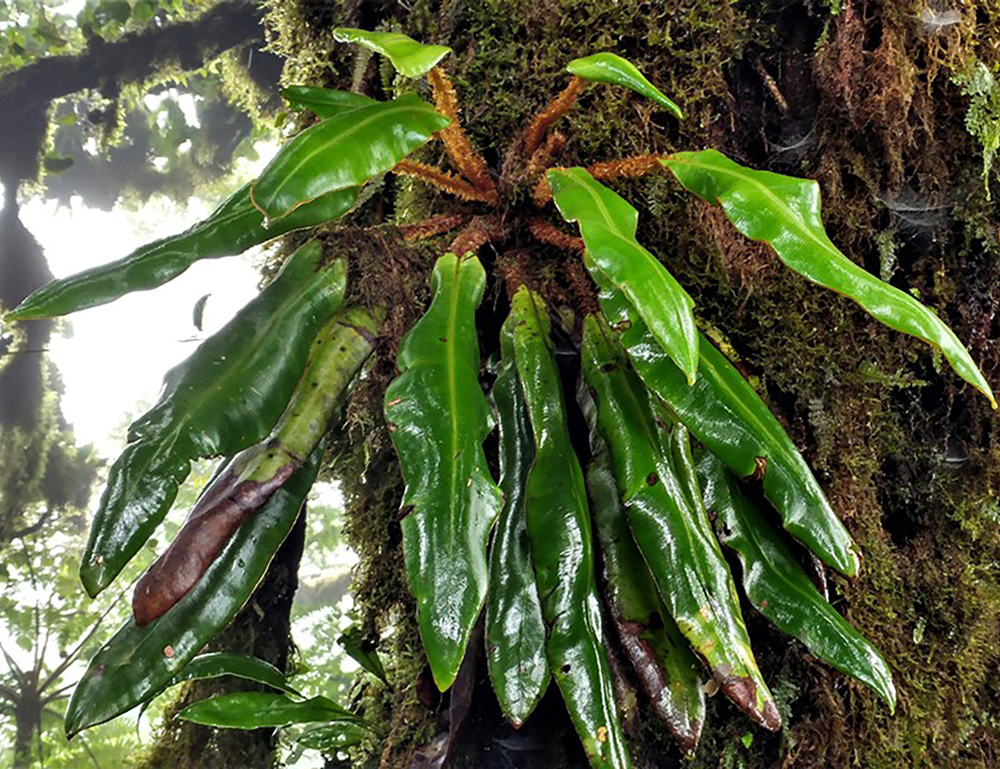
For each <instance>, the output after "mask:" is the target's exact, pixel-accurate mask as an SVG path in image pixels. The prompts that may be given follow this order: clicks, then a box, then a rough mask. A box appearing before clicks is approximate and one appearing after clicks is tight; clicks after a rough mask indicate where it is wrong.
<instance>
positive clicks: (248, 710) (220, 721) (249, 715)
mask: <svg viewBox="0 0 1000 769" xmlns="http://www.w3.org/2000/svg"><path fill="white" fill-rule="evenodd" d="M177 718H180V719H183V720H184V721H191V722H193V723H196V724H202V725H203V726H215V727H221V728H223V729H261V728H264V727H279V726H291V725H292V724H313V723H316V722H321V721H338V720H340V721H347V722H357V721H360V720H361V719H360V718H359V717H358V716H357V715H355V714H354V713H352V712H351V711H349V710H345V709H344V708H342V707H341V706H340V705H338V704H337V703H336V702H334V701H333V700H331V699H329V698H328V697H313V698H311V699H308V700H302V701H299V700H293V699H291V698H289V697H287V696H285V695H284V694H276V693H274V692H234V693H232V694H220V695H218V696H217V697H211V698H209V699H207V700H201V701H200V702H195V703H194V704H193V705H188V706H187V707H186V708H184V710H182V711H181V712H180V713H178V714H177Z"/></svg>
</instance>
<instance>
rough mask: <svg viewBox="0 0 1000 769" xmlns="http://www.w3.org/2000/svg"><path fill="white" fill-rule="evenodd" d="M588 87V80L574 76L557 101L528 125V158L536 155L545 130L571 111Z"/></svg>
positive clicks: (550, 103)
mask: <svg viewBox="0 0 1000 769" xmlns="http://www.w3.org/2000/svg"><path fill="white" fill-rule="evenodd" d="M586 87H587V81H586V80H584V79H583V78H582V77H578V76H576V75H573V79H572V80H570V81H569V85H567V86H566V87H565V88H564V89H563V90H562V92H561V93H560V94H559V95H558V96H557V97H556V98H555V99H553V100H552V101H551V102H549V104H548V106H547V107H546V108H545V109H544V110H542V111H541V112H539V113H538V114H537V115H535V117H534V118H533V119H532V121H531V123H530V124H529V125H528V129H527V130H526V131H525V132H524V154H525V155H526V156H527V157H531V156H532V155H534V154H535V150H537V149H538V145H539V144H540V143H541V141H542V136H543V135H544V134H545V130H546V129H547V128H548V127H549V126H550V125H552V124H553V123H555V122H556V121H557V120H558V119H559V118H561V117H562V116H563V115H565V114H566V113H567V112H568V111H569V108H570V107H572V106H573V104H574V103H575V102H576V99H577V97H578V96H579V95H580V94H581V93H583V89H584V88H586Z"/></svg>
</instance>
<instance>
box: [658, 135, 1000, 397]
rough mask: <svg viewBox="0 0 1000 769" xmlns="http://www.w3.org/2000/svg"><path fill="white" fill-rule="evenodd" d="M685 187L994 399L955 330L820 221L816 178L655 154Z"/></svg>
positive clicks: (703, 155) (710, 157)
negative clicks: (870, 267)
mask: <svg viewBox="0 0 1000 769" xmlns="http://www.w3.org/2000/svg"><path fill="white" fill-rule="evenodd" d="M661 162H662V163H663V164H664V165H665V166H666V167H667V168H669V169H670V170H671V171H673V173H674V176H676V177H677V179H678V181H680V183H681V184H683V185H684V187H685V188H687V189H688V190H690V191H691V192H693V193H695V194H696V195H698V197H700V198H702V199H703V200H706V201H708V202H709V203H712V204H713V205H721V206H722V208H723V210H724V211H725V212H726V216H728V217H729V221H731V222H732V223H733V225H734V226H735V227H736V229H737V230H739V231H740V232H742V233H743V234H744V235H746V236H747V237H748V238H751V239H752V240H762V241H764V242H766V243H767V244H768V245H770V246H771V247H772V248H773V249H774V250H775V252H776V253H777V254H778V257H779V258H780V259H781V261H782V262H784V263H785V265H786V266H787V267H790V268H791V269H793V270H795V272H797V273H799V274H800V275H802V276H803V277H805V278H807V279H808V280H811V281H812V282H813V283H817V284H819V285H820V286H823V287H824V288H829V289H832V290H833V291H836V292H837V293H839V294H843V295H844V296H847V297H849V298H851V299H853V300H854V301H855V302H857V303H858V304H859V305H861V307H862V308H863V309H864V310H865V311H866V312H868V313H869V314H871V315H872V317H874V318H876V319H877V320H879V321H880V322H882V323H884V324H885V325H887V326H888V327H889V328H892V329H895V330H897V331H902V332H903V333H905V334H910V335H912V336H915V337H917V338H918V339H923V340H924V341H925V342H928V343H930V344H931V345H933V346H935V347H937V348H939V349H940V350H941V352H942V353H944V356H945V358H947V359H948V362H949V363H951V366H952V368H953V369H955V371H956V373H958V375H959V376H960V377H962V379H964V380H965V381H966V382H969V383H970V384H972V385H973V386H974V387H975V388H976V389H978V390H980V391H981V392H982V393H983V394H984V395H985V396H986V397H987V398H989V399H990V403H991V404H992V405H993V408H996V407H997V403H996V399H995V398H994V397H993V391H992V390H991V389H990V386H989V384H987V382H986V380H985V379H984V378H983V374H982V372H981V371H980V370H979V367H978V366H976V364H975V362H974V361H973V360H972V356H970V355H969V351H968V350H966V349H965V346H964V345H963V344H962V343H961V342H960V341H959V339H958V337H957V336H955V333H954V332H953V331H952V330H951V329H950V328H948V326H947V325H946V324H945V323H944V322H943V321H942V320H941V319H940V318H938V316H937V315H935V314H934V313H933V312H932V311H931V310H929V309H928V308H927V307H925V306H924V305H922V304H921V303H920V302H918V301H917V300H916V299H914V298H913V297H912V296H910V295H909V294H907V293H906V292H905V291H900V290H899V289H898V288H895V287H894V286H891V285H889V284H888V283H884V282H883V281H881V280H879V279H878V278H876V277H875V276H874V275H872V274H870V273H869V272H867V271H866V270H864V269H863V268H861V267H859V266H858V265H856V264H855V263H854V262H852V261H851V260H850V259H848V258H847V257H846V256H844V254H842V253H841V252H840V250H839V249H838V248H837V247H836V246H835V245H833V242H832V241H831V240H830V238H829V237H827V234H826V230H825V229H823V219H822V217H821V215H820V191H819V185H818V184H817V183H816V182H815V181H812V180H810V179H797V178H795V177H793V176H783V175H781V174H775V173H771V172H769V171H754V170H753V169H750V168H746V167H744V166H741V165H740V164H739V163H734V162H733V161H732V160H730V159H729V158H727V157H726V156H725V155H723V154H722V153H721V152H717V151H716V150H702V151H701V152H679V153H677V154H675V155H671V156H670V157H668V158H665V159H664V160H662V161H661Z"/></svg>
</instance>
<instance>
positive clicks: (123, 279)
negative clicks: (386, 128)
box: [7, 184, 360, 320]
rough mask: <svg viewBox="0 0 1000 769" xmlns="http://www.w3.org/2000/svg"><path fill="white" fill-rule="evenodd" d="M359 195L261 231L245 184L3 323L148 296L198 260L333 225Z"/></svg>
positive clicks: (326, 200)
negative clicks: (195, 217) (185, 224)
mask: <svg viewBox="0 0 1000 769" xmlns="http://www.w3.org/2000/svg"><path fill="white" fill-rule="evenodd" d="M359 192H360V189H359V188H358V187H352V188H348V189H342V190H337V191H336V192H331V193H329V194H328V195H322V196H320V197H318V198H316V199H315V200H313V201H311V202H310V203H309V204H308V205H304V206H301V207H299V208H298V209H296V210H295V212H294V213H293V214H291V215H289V216H287V217H285V218H284V219H282V220H281V221H280V222H278V223H276V224H275V225H274V226H273V227H271V228H270V229H267V228H265V227H264V225H263V220H264V218H263V216H261V213H260V211H258V210H257V209H255V208H254V207H253V206H252V205H251V204H250V194H249V193H250V185H249V184H247V185H246V186H244V187H242V188H241V189H240V190H239V191H238V192H236V193H235V194H234V195H232V196H231V197H230V198H229V199H228V200H226V201H225V202H224V203H223V204H222V205H221V206H219V207H218V208H217V209H216V210H215V211H214V212H213V213H212V214H211V215H210V216H209V217H208V218H207V219H203V220H202V221H200V222H198V223H197V224H195V225H193V226H192V227H190V228H188V229H187V230H185V231H184V232H182V233H180V234H178V235H172V236H170V237H168V238H162V239H160V240H155V241H153V242H152V243H148V244H146V245H145V246H142V247H141V248H138V249H136V250H135V251H133V252H132V253H131V254H129V255H128V256H126V257H125V258H123V259H119V260H118V261H116V262H109V263H108V264H102V265H100V266H98V267H92V268H91V269H89V270H84V271H83V272H80V273H77V274H76V275H70V276H69V277H66V278H60V279H59V280H53V281H52V282H51V283H46V284H45V285H44V286H42V287H41V288H39V289H38V290H37V291H35V292H34V293H33V294H31V295H30V296H29V297H28V298H27V299H25V300H24V301H23V302H21V304H20V305H19V306H18V307H17V308H16V309H15V310H14V311H13V312H11V313H9V314H8V316H7V317H8V319H10V320H30V319H33V318H50V317H55V316H58V315H68V314H69V313H71V312H76V311H78V310H84V309H86V308H88V307H96V306H98V305H101V304H107V303H108V302H113V301H114V300H115V299H118V298H120V297H122V296H124V295H125V294H128V293H130V292H132V291H148V290H149V289H153V288H156V287H158V286H162V285H163V284H164V283H167V282H168V281H171V280H173V279H174V278H176V277H177V276H178V275H180V274H181V273H182V272H184V271H185V270H186V269H187V268H188V267H190V266H191V265H192V264H194V263H195V262H196V261H198V260H200V259H217V258H219V257H223V256H233V255H235V254H241V253H243V252H244V251H246V250H247V249H248V248H252V247H253V246H257V245H260V244H261V243H265V242H267V241H268V240H271V239H272V238H276V237H278V236H279V235H284V234H285V233H286V232H291V231H292V230H297V229H301V228H303V227H313V226H315V225H317V224H322V223H323V222H327V221H332V220H334V219H338V218H340V217H341V216H343V215H344V214H345V213H347V212H348V211H349V210H350V208H351V206H353V205H354V203H355V201H356V200H357V198H358V193H359Z"/></svg>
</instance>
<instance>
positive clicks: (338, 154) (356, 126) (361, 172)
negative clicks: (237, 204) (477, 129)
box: [250, 96, 448, 227]
mask: <svg viewBox="0 0 1000 769" xmlns="http://www.w3.org/2000/svg"><path fill="white" fill-rule="evenodd" d="M446 125H448V118H446V117H443V116H442V115H439V114H438V113H437V112H435V111H434V108H433V107H432V106H431V105H429V104H427V103H426V102H423V101H421V100H420V99H419V98H418V97H416V96H403V97H401V98H399V99H396V100H395V101H390V102H376V103H375V104H372V105H370V106H368V107H359V108H358V109H354V110H351V111H349V112H345V113H343V114H339V115H337V116H335V117H332V118H329V119H327V120H324V121H323V122H322V123H318V124H317V125H314V126H311V127H309V128H307V129H306V130H305V131H303V132H302V133H300V134H297V135H296V136H295V137H294V138H293V139H292V140H291V141H289V142H288V143H287V144H286V145H285V146H284V147H282V148H281V150H280V151H279V152H278V154H277V155H275V157H274V159H273V160H272V161H271V162H270V163H268V165H267V167H266V168H265V169H264V170H263V172H261V175H260V178H258V179H257V181H256V182H254V183H253V185H252V186H251V188H250V201H251V202H252V203H253V205H254V207H256V208H257V210H259V211H260V212H261V213H263V214H264V217H265V225H266V226H268V227H270V226H280V225H278V222H279V221H280V220H281V219H283V218H284V217H286V216H289V215H291V214H292V213H293V212H294V211H296V210H298V209H299V208H300V207H301V206H304V205H307V204H308V203H310V202H311V201H313V200H316V199H317V198H319V197H320V196H321V195H326V194H328V193H330V192H332V191H334V190H342V189H345V188H348V187H357V186H358V185H361V184H364V183H365V182H366V181H368V180H369V179H371V178H372V177H373V176H378V175H379V174H384V173H385V172H386V171H388V170H390V169H391V168H392V167H393V166H394V165H396V163H398V162H399V161H400V160H402V159H403V158H405V157H406V156H407V155H408V154H410V153H411V152H412V151H413V150H415V149H416V148H417V147H419V146H420V145H421V144H423V143H424V142H426V141H427V140H428V139H430V138H431V135H432V134H433V133H434V132H435V131H440V130H441V129H442V128H444V127H445V126H446Z"/></svg>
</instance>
